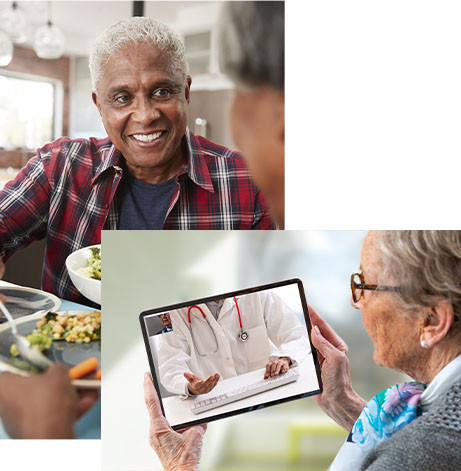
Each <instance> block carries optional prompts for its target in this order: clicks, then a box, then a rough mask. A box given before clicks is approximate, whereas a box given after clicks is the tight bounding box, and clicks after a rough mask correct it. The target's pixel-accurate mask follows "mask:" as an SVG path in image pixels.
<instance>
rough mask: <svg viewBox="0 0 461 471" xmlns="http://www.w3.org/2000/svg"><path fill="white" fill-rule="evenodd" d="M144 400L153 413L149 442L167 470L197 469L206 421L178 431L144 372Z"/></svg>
mask: <svg viewBox="0 0 461 471" xmlns="http://www.w3.org/2000/svg"><path fill="white" fill-rule="evenodd" d="M144 400H145V401H146V406H147V410H148V412H149V416H150V427H149V443H150V446H151V447H152V448H153V449H154V451H155V452H156V453H157V455H158V457H159V458H160V461H161V463H162V465H163V469H164V471H195V470H196V469H197V467H198V463H199V461H200V453H201V451H202V440H203V434H204V433H205V431H206V424H203V425H196V426H195V427H191V428H189V429H187V430H185V431H183V432H182V433H178V432H175V431H174V430H173V429H172V428H171V427H170V425H169V423H168V422H167V420H166V419H165V417H164V416H163V414H162V409H161V407H160V403H159V400H158V397H157V393H156V391H155V389H154V385H153V384H152V379H151V377H150V374H149V373H145V374H144Z"/></svg>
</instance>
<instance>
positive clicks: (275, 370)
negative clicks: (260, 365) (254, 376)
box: [264, 357, 291, 379]
mask: <svg viewBox="0 0 461 471" xmlns="http://www.w3.org/2000/svg"><path fill="white" fill-rule="evenodd" d="M290 362H291V360H290V358H289V357H280V358H276V359H275V360H270V361H269V362H268V363H267V365H266V371H265V373H264V379H267V378H269V377H270V376H278V375H281V374H284V373H286V372H287V371H288V370H289V369H290Z"/></svg>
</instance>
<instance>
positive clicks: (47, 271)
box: [0, 131, 274, 303]
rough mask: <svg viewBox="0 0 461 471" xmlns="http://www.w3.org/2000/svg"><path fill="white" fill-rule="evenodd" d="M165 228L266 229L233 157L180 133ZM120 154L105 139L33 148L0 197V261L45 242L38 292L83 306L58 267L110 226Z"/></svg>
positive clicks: (254, 193)
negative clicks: (179, 158)
mask: <svg viewBox="0 0 461 471" xmlns="http://www.w3.org/2000/svg"><path fill="white" fill-rule="evenodd" d="M183 145H184V149H185V150H186V152H185V153H186V156H187V158H186V160H185V163H184V165H183V167H182V168H181V170H180V171H179V172H178V176H177V182H178V188H177V190H176V191H175V193H174V194H173V197H172V201H171V203H170V206H169V209H168V212H167V217H166V220H165V226H164V228H165V229H274V225H273V223H272V222H271V220H270V218H269V215H268V212H267V209H266V206H265V203H264V200H263V198H262V196H261V194H260V193H259V191H258V189H257V188H256V187H255V185H254V183H253V182H252V181H251V179H250V176H249V174H248V170H247V168H246V166H245V164H244V162H243V160H242V158H241V156H240V155H239V154H238V153H235V152H232V151H230V150H229V149H226V148H225V147H222V146H219V145H216V144H214V143H212V142H211V141H209V140H207V139H204V138H202V137H198V136H194V135H193V134H192V133H190V132H189V131H187V133H186V135H185V136H184V140H183ZM123 162H124V160H123V156H122V155H121V154H120V152H119V151H118V150H117V149H116V148H115V147H114V146H113V145H112V143H111V142H110V140H109V139H108V138H106V139H102V140H97V139H94V138H91V139H89V140H86V139H76V140H70V139H68V138H62V139H59V140H57V141H55V142H53V143H51V144H47V145H46V146H44V147H43V148H41V149H39V150H38V151H37V155H36V156H35V157H33V158H32V159H31V160H30V161H29V162H28V163H27V165H26V166H25V167H24V168H23V169H22V170H21V172H20V173H19V175H18V176H17V177H16V178H15V179H14V180H13V181H11V182H9V183H7V184H6V185H5V187H4V189H3V191H1V192H0V256H1V257H2V259H3V260H4V261H6V260H7V259H8V258H9V257H10V256H11V255H12V254H13V253H14V252H15V251H16V250H18V249H21V248H24V247H26V246H27V245H29V244H30V243H31V242H33V241H34V240H38V239H43V238H44V237H46V238H47V243H46V253H45V259H44V264H43V274H42V286H43V289H44V290H46V291H49V292H51V293H54V294H56V295H57V296H59V297H61V298H63V299H68V300H71V301H77V302H86V303H88V301H87V300H84V298H82V296H81V295H80V294H79V293H78V291H77V290H76V289H75V288H74V286H73V285H72V282H71V281H70V278H69V276H68V274H67V271H66V267H65V260H66V257H67V256H68V255H69V254H70V253H72V252H74V251H75V250H77V249H79V248H81V247H86V246H88V245H92V244H99V243H100V242H101V230H102V229H109V230H110V229H117V225H118V205H117V198H115V195H116V191H117V188H118V185H119V183H120V180H121V178H122V176H123V167H124V165H123Z"/></svg>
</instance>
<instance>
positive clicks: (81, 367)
mask: <svg viewBox="0 0 461 471" xmlns="http://www.w3.org/2000/svg"><path fill="white" fill-rule="evenodd" d="M97 368H98V360H97V359H96V358H95V357H91V358H88V360H85V361H82V362H81V363H79V364H78V365H75V366H74V367H73V368H71V369H70V370H69V378H70V379H79V378H82V377H83V376H86V375H87V374H89V373H91V372H92V371H94V370H96V369H97Z"/></svg>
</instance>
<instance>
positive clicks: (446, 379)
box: [421, 355, 461, 412]
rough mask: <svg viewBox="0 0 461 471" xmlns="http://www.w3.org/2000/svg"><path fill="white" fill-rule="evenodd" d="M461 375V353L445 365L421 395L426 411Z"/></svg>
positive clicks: (422, 404)
mask: <svg viewBox="0 0 461 471" xmlns="http://www.w3.org/2000/svg"><path fill="white" fill-rule="evenodd" d="M460 377H461V355H459V356H457V357H456V358H455V359H454V360H452V361H451V362H450V363H448V364H447V365H445V366H444V367H443V368H442V369H441V370H440V371H439V372H438V373H437V374H436V375H435V377H434V379H433V380H432V381H431V382H430V383H429V386H428V387H427V388H426V390H425V391H424V392H423V394H422V395H421V406H422V408H423V412H425V411H426V410H427V409H428V408H430V407H431V405H432V404H433V403H434V402H435V401H436V400H437V399H438V398H439V397H440V396H441V395H442V394H443V393H444V392H445V391H447V390H448V389H450V388H451V387H452V386H453V384H454V383H456V382H457V381H459V379H460Z"/></svg>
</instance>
